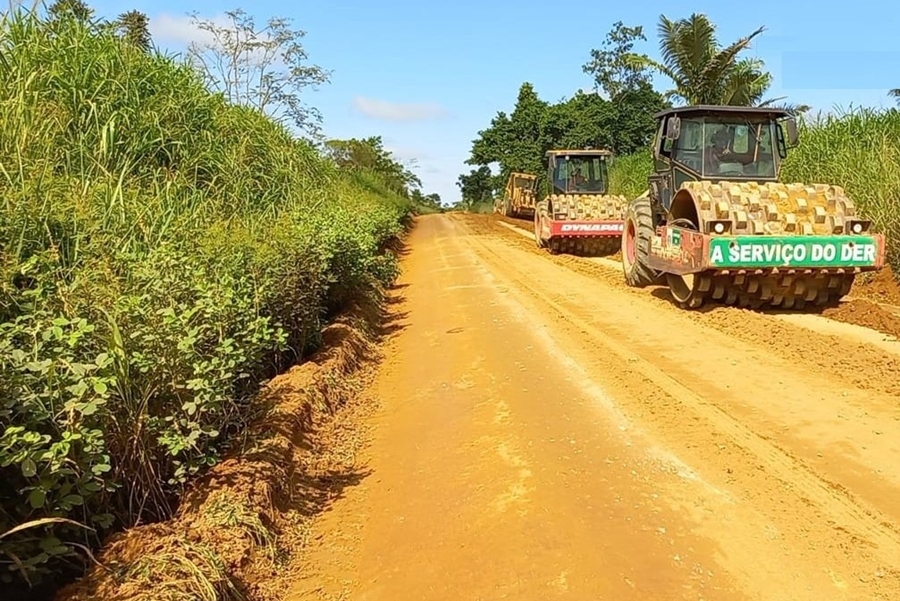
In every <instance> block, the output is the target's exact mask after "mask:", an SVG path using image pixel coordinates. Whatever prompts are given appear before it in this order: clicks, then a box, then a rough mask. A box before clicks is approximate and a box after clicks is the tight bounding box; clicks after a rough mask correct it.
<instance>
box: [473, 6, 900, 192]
mask: <svg viewBox="0 0 900 601" xmlns="http://www.w3.org/2000/svg"><path fill="white" fill-rule="evenodd" d="M764 31H765V27H759V28H757V29H756V30H755V31H753V32H752V33H750V34H749V35H747V36H744V37H742V38H740V39H738V40H736V41H734V42H732V43H731V44H728V45H726V46H722V45H720V44H719V42H718V38H717V36H716V26H715V24H714V23H713V22H712V21H711V20H710V19H709V18H708V17H707V16H705V15H703V14H698V13H694V14H692V15H690V16H689V17H686V18H682V19H675V20H673V19H670V18H668V17H666V16H665V15H661V16H660V18H659V21H658V24H657V36H658V42H659V56H660V57H661V58H660V60H655V59H652V58H650V57H649V56H647V55H646V54H641V53H637V52H634V45H635V43H636V42H638V41H646V40H647V37H646V35H645V33H644V28H643V27H642V26H640V25H636V26H627V25H625V24H624V23H623V22H621V21H618V22H616V23H615V24H614V25H613V26H612V28H611V29H610V31H609V32H608V33H607V34H606V37H605V38H604V40H603V42H602V44H601V46H600V48H599V49H592V50H591V51H590V59H589V60H588V61H587V62H586V63H585V64H584V65H582V71H583V72H584V73H586V74H588V75H590V76H591V77H592V79H593V84H594V91H593V93H591V92H584V91H581V90H579V91H578V92H576V93H575V94H574V95H573V96H572V97H571V98H569V99H565V100H562V101H561V102H557V103H550V102H547V101H544V100H541V99H540V98H539V97H538V95H537V93H536V92H535V90H534V86H533V84H532V83H531V82H524V83H523V84H522V85H521V86H520V88H519V93H518V97H517V99H516V104H515V107H514V109H513V111H512V112H511V113H509V114H507V113H505V112H503V111H500V112H498V113H497V114H496V116H495V117H494V118H493V119H492V120H491V122H490V125H489V126H488V127H487V128H485V129H483V130H481V131H479V132H478V134H477V137H476V138H475V139H474V140H473V141H472V147H471V151H470V156H469V158H468V159H467V160H466V164H467V165H472V166H473V167H474V169H472V170H470V171H469V173H464V174H461V175H460V176H459V178H458V180H457V186H458V187H459V189H460V192H461V196H462V203H461V204H462V205H463V206H466V207H471V206H473V205H476V204H479V203H489V202H491V200H492V198H493V197H494V195H495V194H496V193H498V192H499V191H500V190H502V188H503V187H504V186H505V184H506V181H507V178H508V177H509V174H510V172H513V171H525V172H530V173H535V174H537V175H538V176H539V177H541V178H542V179H543V171H544V168H543V162H542V160H543V157H544V153H545V152H546V151H548V150H550V149H551V148H584V147H586V146H592V147H595V148H600V147H605V148H609V149H611V150H612V151H613V152H615V153H616V154H617V155H620V156H621V155H629V154H632V153H635V152H638V151H641V150H643V149H645V148H647V147H648V144H649V142H650V139H651V137H652V135H653V133H654V128H655V122H654V120H653V117H652V115H653V114H654V113H656V112H658V111H661V110H664V109H666V108H671V107H672V106H674V104H675V103H678V104H684V105H689V104H720V105H739V106H759V107H762V106H773V107H779V108H784V109H786V110H787V111H789V112H791V113H792V114H795V115H799V114H803V113H805V112H806V111H808V110H809V108H810V107H809V106H807V105H803V104H791V103H786V102H784V101H785V98H784V97H780V98H769V97H767V92H768V90H769V88H770V86H771V83H772V75H771V74H770V73H769V72H768V71H767V70H766V68H765V64H764V63H763V61H762V60H760V59H756V58H747V57H741V53H742V52H743V51H744V50H746V49H747V48H749V47H750V44H751V42H752V41H753V39H754V38H756V37H757V36H759V35H760V34H762V33H763V32H764ZM654 73H659V74H662V75H664V76H665V77H666V78H667V79H668V80H670V82H671V87H670V88H669V89H667V90H665V91H662V92H660V91H658V90H656V89H655V88H654V87H653V84H652V83H651V77H652V75H653V74H654ZM890 94H891V96H893V97H895V98H896V99H897V100H898V102H900V89H895V90H891V92H890ZM491 164H496V165H498V166H499V174H498V175H496V176H494V175H493V174H492V171H491V169H490V165H491Z"/></svg>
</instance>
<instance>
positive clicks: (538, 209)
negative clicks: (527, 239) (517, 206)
mask: <svg viewBox="0 0 900 601" xmlns="http://www.w3.org/2000/svg"><path fill="white" fill-rule="evenodd" d="M543 207H544V205H543V204H542V203H537V204H536V205H535V207H534V242H535V244H537V247H538V248H546V247H547V243H546V241H545V240H544V239H543V238H541V225H543V224H542V223H541V221H542V218H543V216H544V213H545V211H544V209H543Z"/></svg>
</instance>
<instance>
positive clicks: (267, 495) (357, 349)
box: [55, 242, 405, 601]
mask: <svg viewBox="0 0 900 601" xmlns="http://www.w3.org/2000/svg"><path fill="white" fill-rule="evenodd" d="M392 247H393V248H392V250H394V251H395V252H399V253H401V254H402V253H403V252H405V251H404V250H402V249H403V244H402V243H400V242H397V243H395V244H393V245H392ZM386 302H387V303H389V302H390V296H389V295H388V296H387V298H386ZM384 304H385V303H384V302H375V301H366V302H365V303H362V304H356V305H354V306H352V307H351V308H350V309H349V310H348V311H346V312H345V313H344V314H343V315H342V316H341V317H339V318H338V319H336V320H335V321H334V322H333V323H332V324H331V325H329V326H327V327H326V328H325V329H324V331H323V333H322V337H323V344H322V347H321V349H320V350H319V351H318V352H317V353H315V354H314V355H313V356H311V357H310V358H309V359H308V360H307V361H306V362H304V363H302V364H300V365H297V366H295V367H293V368H292V369H290V370H289V371H287V372H286V373H283V374H281V375H279V376H278V377H276V378H274V379H273V380H272V381H271V382H270V383H269V384H268V386H267V387H266V388H265V389H264V390H263V391H262V393H261V394H260V395H259V397H258V403H259V407H260V413H261V415H260V417H259V419H258V420H257V421H256V422H255V425H254V426H253V427H252V428H250V429H249V430H248V431H247V432H246V433H245V435H244V441H245V442H244V444H243V445H242V448H241V449H240V450H239V451H238V452H236V453H234V454H233V456H231V457H230V458H228V459H227V460H225V461H223V462H222V463H220V464H218V465H216V466H215V467H213V468H212V469H211V470H210V471H209V473H208V474H206V475H205V476H204V477H202V478H200V479H198V480H197V481H195V482H194V483H192V485H191V486H190V488H189V490H188V492H187V493H186V494H185V496H184V498H183V499H182V502H181V504H180V508H179V511H178V512H177V514H176V516H175V517H174V518H173V519H171V520H169V521H166V522H163V523H157V524H148V525H143V526H139V527H136V528H132V529H130V530H127V531H125V532H122V533H119V534H116V535H114V536H112V537H110V539H109V540H108V541H107V542H106V544H105V545H104V547H103V549H102V551H101V553H100V554H99V555H98V556H97V557H96V560H97V561H98V563H97V564H95V565H94V566H93V567H92V568H91V569H90V570H89V571H88V572H87V574H86V575H85V576H84V577H83V578H82V579H80V580H78V581H76V582H75V583H72V584H70V585H68V586H66V587H64V588H63V589H61V590H60V591H59V592H58V594H57V595H56V597H55V601H97V600H99V599H104V600H106V599H109V600H112V599H115V600H117V601H138V600H140V601H151V600H152V601H166V600H175V599H178V600H192V601H193V600H210V601H213V600H216V601H218V600H231V599H235V600H237V599H241V600H242V601H247V600H252V601H275V600H277V599H281V598H282V597H283V595H284V593H285V590H284V586H285V583H284V579H283V576H284V573H285V571H290V569H291V564H292V562H293V561H295V559H296V551H297V549H299V548H300V547H302V546H303V543H304V538H305V536H306V530H307V525H308V523H309V522H310V520H311V518H312V517H313V516H314V515H315V514H316V513H317V512H319V511H321V510H322V509H323V508H324V506H325V505H326V504H327V503H328V502H329V501H330V500H332V499H333V498H335V497H337V496H339V495H340V494H341V491H342V489H343V488H345V487H346V486H348V485H351V484H353V483H355V482H356V481H358V480H359V479H361V477H362V476H361V475H359V474H356V473H354V472H353V463H354V462H353V457H352V455H353V449H354V448H355V447H356V446H358V440H356V439H355V437H357V436H358V435H359V432H358V431H357V430H356V429H355V426H354V427H353V428H350V427H349V426H348V424H356V423H358V422H359V419H358V417H359V416H358V414H360V413H364V412H366V411H368V410H369V408H368V407H365V406H361V405H360V402H359V400H358V399H357V397H356V393H357V391H358V390H359V389H360V387H362V386H364V385H365V381H366V379H367V378H368V377H369V376H370V372H371V370H370V368H371V367H372V366H373V365H374V363H375V361H376V360H377V359H378V357H379V347H378V346H377V342H378V341H379V339H380V338H381V336H383V335H384V334H385V333H388V332H389V331H390V330H391V327H392V326H391V322H390V317H389V316H388V314H387V313H386V312H385V310H384Z"/></svg>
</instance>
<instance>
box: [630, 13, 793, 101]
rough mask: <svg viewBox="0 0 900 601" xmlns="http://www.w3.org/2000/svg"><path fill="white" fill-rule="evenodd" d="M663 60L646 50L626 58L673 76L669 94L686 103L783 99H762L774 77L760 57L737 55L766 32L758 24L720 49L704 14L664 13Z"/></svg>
mask: <svg viewBox="0 0 900 601" xmlns="http://www.w3.org/2000/svg"><path fill="white" fill-rule="evenodd" d="M657 31H658V35H659V52H660V56H661V57H662V60H661V61H656V60H654V59H652V58H650V57H648V56H647V55H644V54H630V55H629V57H628V59H626V62H627V63H628V64H630V65H633V66H634V67H635V68H638V67H650V68H653V69H655V70H656V71H658V72H660V73H662V74H663V75H665V76H666V77H668V78H669V79H671V80H672V82H673V83H674V85H675V87H674V88H672V89H671V90H668V91H667V92H666V94H665V95H666V97H667V98H669V99H680V100H682V101H683V102H684V103H685V104H689V105H690V104H727V105H740V106H767V105H772V104H774V103H775V102H777V101H778V100H782V98H773V99H767V100H763V98H764V96H765V93H766V91H767V90H768V89H769V86H770V85H771V83H772V75H771V74H770V73H769V72H768V71H765V70H764V67H765V65H764V64H763V62H762V61H761V60H759V59H755V58H742V59H739V58H738V55H739V54H740V53H741V52H743V51H744V50H746V49H748V48H749V47H750V42H751V41H753V39H754V38H755V37H756V36H758V35H759V34H761V33H762V32H763V31H765V28H764V27H760V28H758V29H756V30H755V31H753V32H752V33H751V34H750V35H748V36H745V37H742V38H740V39H738V40H737V41H735V42H733V43H731V44H729V45H728V46H725V47H720V46H719V42H718V38H717V37H716V27H715V25H714V24H713V23H712V22H711V21H710V20H709V18H708V17H707V16H706V15H703V14H698V13H693V14H692V15H691V16H690V17H687V18H684V19H678V20H675V21H673V20H671V19H669V18H668V17H666V16H665V15H660V17H659V24H658V25H657ZM785 108H789V109H790V110H791V111H792V112H803V111H805V110H807V109H808V107H806V106H802V105H801V106H799V107H798V106H790V105H788V106H786V107H785Z"/></svg>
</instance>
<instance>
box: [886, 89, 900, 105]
mask: <svg viewBox="0 0 900 601" xmlns="http://www.w3.org/2000/svg"><path fill="white" fill-rule="evenodd" d="M888 96H890V97H891V98H893V99H894V100H896V101H897V104H898V105H900V88H894V89H893V90H890V91H888Z"/></svg>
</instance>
